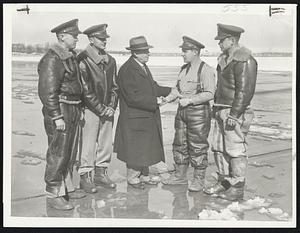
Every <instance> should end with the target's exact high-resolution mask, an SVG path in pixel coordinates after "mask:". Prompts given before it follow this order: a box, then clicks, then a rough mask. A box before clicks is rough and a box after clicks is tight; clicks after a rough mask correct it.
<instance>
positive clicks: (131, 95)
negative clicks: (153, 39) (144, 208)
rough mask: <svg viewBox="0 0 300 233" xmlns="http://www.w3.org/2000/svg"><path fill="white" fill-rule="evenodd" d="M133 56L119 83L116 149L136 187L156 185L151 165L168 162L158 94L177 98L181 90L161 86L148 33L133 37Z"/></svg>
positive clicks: (131, 46) (130, 48)
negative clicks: (151, 59)
mask: <svg viewBox="0 0 300 233" xmlns="http://www.w3.org/2000/svg"><path fill="white" fill-rule="evenodd" d="M129 43H130V47H127V48H126V49H127V50H130V51H131V54H132V55H131V57H130V58H129V59H128V60H127V61H126V62H125V63H124V64H123V65H122V66H121V68H120V70H119V73H118V78H117V84H118V86H119V92H120V93H119V97H120V115H119V119H118V123H117V128H116V135H115V141H114V151H115V152H116V153H117V157H118V159H120V160H122V161H124V162H125V163H126V166H127V182H128V184H129V185H131V186H132V187H134V188H139V189H143V188H144V184H145V183H146V184H156V183H157V180H154V179H151V178H152V177H150V176H149V166H151V165H153V164H156V163H158V162H160V161H165V157H164V149H163V138H162V126H161V118H160V111H159V104H158V101H157V97H161V96H164V97H165V96H168V95H170V96H171V97H172V98H174V99H176V98H177V97H179V93H178V91H177V90H176V89H175V88H174V89H171V88H170V87H162V86H159V85H158V84H157V83H156V82H155V81H154V80H153V78H152V75H151V72H150V70H149V68H148V67H147V65H146V63H147V62H148V59H149V48H152V46H150V45H148V43H147V41H146V39H145V37H144V36H139V37H134V38H132V39H131V40H130V42H129Z"/></svg>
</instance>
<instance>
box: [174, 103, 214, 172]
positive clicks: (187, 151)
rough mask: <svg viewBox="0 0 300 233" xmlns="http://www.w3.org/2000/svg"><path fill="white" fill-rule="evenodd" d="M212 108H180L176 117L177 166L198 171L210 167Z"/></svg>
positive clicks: (175, 157)
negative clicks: (189, 167) (183, 165)
mask: <svg viewBox="0 0 300 233" xmlns="http://www.w3.org/2000/svg"><path fill="white" fill-rule="evenodd" d="M210 120H211V116H210V106H209V104H201V105H197V106H187V107H185V108H181V107H179V108H178V109H177V114H176V117H175V137H174V141H173V155H174V161H175V163H176V164H189V163H191V165H192V167H194V168H198V169H205V168H206V167H207V165H208V160H207V151H208V148H209V144H208V141H207V138H208V134H209V131H210Z"/></svg>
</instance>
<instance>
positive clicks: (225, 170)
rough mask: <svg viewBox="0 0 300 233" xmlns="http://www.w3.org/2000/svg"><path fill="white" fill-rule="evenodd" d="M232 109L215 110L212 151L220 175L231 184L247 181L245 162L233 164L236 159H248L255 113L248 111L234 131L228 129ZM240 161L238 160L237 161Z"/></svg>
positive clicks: (239, 120)
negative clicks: (227, 123)
mask: <svg viewBox="0 0 300 233" xmlns="http://www.w3.org/2000/svg"><path fill="white" fill-rule="evenodd" d="M229 113H230V108H220V107H217V108H214V114H213V115H214V116H215V122H214V126H213V131H212V136H213V138H212V151H213V152H214V158H215V162H216V165H217V169H218V173H219V174H220V175H223V176H225V177H228V178H226V179H228V180H229V181H230V183H231V184H235V183H237V182H239V181H244V180H245V175H246V164H245V162H237V163H233V160H234V159H235V158H242V159H247V153H246V152H247V146H248V142H247V134H248V132H249V128H250V125H251V122H252V120H253V117H254V112H253V110H252V109H251V108H249V109H247V110H246V111H245V112H244V113H243V114H242V115H241V116H240V117H239V118H238V121H237V124H236V126H235V127H234V129H231V130H230V129H228V128H227V127H226V120H227V118H228V115H229ZM237 161H238V160H237Z"/></svg>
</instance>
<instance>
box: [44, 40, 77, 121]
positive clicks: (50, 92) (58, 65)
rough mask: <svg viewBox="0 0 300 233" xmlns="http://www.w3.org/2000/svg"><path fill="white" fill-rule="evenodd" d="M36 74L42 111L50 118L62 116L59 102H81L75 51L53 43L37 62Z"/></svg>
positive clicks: (54, 118)
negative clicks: (37, 75)
mask: <svg viewBox="0 0 300 233" xmlns="http://www.w3.org/2000/svg"><path fill="white" fill-rule="evenodd" d="M38 74H39V83H38V94H39V97H40V99H41V102H42V104H43V112H44V113H45V114H47V115H49V116H50V117H51V119H52V120H56V119H59V118H63V114H62V112H61V108H60V103H69V104H79V103H80V102H81V97H82V91H83V89H82V84H81V82H80V71H79V66H78V63H77V61H76V55H75V52H72V51H67V50H66V49H64V48H63V47H62V46H61V45H59V44H54V45H53V46H51V47H50V49H49V51H48V52H47V53H46V54H45V55H44V56H43V57H42V59H41V61H40V62H39V64H38Z"/></svg>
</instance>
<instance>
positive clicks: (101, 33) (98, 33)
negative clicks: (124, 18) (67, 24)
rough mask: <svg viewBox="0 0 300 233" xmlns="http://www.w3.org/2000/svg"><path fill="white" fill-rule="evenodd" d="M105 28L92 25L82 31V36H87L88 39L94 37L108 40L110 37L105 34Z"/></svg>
mask: <svg viewBox="0 0 300 233" xmlns="http://www.w3.org/2000/svg"><path fill="white" fill-rule="evenodd" d="M106 28H107V24H98V25H94V26H91V27H89V28H87V29H86V30H84V31H83V34H85V35H87V36H88V37H92V36H94V37H97V38H100V39H103V38H108V37H110V36H109V35H108V34H107V33H106Z"/></svg>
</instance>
